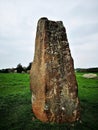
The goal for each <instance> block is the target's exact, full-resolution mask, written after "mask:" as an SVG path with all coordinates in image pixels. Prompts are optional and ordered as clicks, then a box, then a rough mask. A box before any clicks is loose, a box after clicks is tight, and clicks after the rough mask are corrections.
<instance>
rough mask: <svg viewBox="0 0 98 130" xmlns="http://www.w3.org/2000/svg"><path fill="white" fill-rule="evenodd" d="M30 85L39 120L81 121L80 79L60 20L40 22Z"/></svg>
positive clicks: (34, 107) (33, 105)
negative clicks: (75, 71)
mask: <svg viewBox="0 0 98 130" xmlns="http://www.w3.org/2000/svg"><path fill="white" fill-rule="evenodd" d="M30 85H31V91H32V108H33V112H34V114H35V116H36V117H37V118H38V119H40V120H41V121H43V122H57V123H63V122H74V121H76V120H79V118H80V111H79V100H78V88H77V81H76V77H75V73H74V65H73V59H72V57H71V53H70V49H69V44H68V40H67V35H66V30H65V27H64V26H63V23H62V22H61V21H57V22H55V21H49V20H48V19H47V18H41V19H40V20H39V21H38V25H37V32H36V41H35V56H34V61H33V64H32V67H31V72H30Z"/></svg>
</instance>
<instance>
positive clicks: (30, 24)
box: [0, 0, 98, 69]
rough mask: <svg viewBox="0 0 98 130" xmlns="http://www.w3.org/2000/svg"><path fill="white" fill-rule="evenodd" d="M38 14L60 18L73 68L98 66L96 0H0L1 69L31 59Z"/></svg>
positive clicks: (97, 11) (25, 62)
mask: <svg viewBox="0 0 98 130" xmlns="http://www.w3.org/2000/svg"><path fill="white" fill-rule="evenodd" d="M41 17H47V18H48V19H50V20H55V21H63V24H64V26H65V27H66V30H67V36H68V40H69V45H70V49H71V54H72V57H73V59H74V65H75V68H79V67H82V68H84V67H86V68H89V67H98V0H0V69H2V68H8V67H10V68H11V67H16V66H17V64H19V63H21V64H22V65H23V66H27V65H28V64H29V63H30V62H31V61H33V57H34V46H35V35H36V26H37V21H38V20H39V18H41Z"/></svg>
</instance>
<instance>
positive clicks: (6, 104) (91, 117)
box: [0, 73, 98, 130]
mask: <svg viewBox="0 0 98 130" xmlns="http://www.w3.org/2000/svg"><path fill="white" fill-rule="evenodd" d="M76 76H77V81H78V86H79V91H78V92H79V98H80V104H81V120H82V123H79V122H77V123H75V126H74V127H72V126H70V125H69V124H66V123H64V124H49V123H42V122H41V121H39V120H37V119H36V118H35V116H34V114H33V113H32V109H31V92H30V87H29V86H30V85H29V75H28V74H16V73H15V74H12V73H10V74H2V73H1V74H0V130H97V129H98V79H85V78H83V77H82V73H76ZM33 119H34V120H33ZM69 127H70V128H69Z"/></svg>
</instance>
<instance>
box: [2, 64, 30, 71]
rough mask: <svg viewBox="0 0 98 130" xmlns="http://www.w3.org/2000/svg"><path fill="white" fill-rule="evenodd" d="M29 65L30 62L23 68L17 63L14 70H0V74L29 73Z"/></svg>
mask: <svg viewBox="0 0 98 130" xmlns="http://www.w3.org/2000/svg"><path fill="white" fill-rule="evenodd" d="M31 65H32V62H30V63H29V65H28V66H27V67H23V66H22V65H21V63H19V64H18V65H17V67H16V68H6V69H1V70H0V73H30V69H31Z"/></svg>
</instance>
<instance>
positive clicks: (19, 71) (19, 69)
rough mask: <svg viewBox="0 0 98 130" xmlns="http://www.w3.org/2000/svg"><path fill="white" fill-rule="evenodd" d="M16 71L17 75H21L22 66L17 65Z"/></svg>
mask: <svg viewBox="0 0 98 130" xmlns="http://www.w3.org/2000/svg"><path fill="white" fill-rule="evenodd" d="M16 70H17V73H22V71H23V67H22V65H21V64H18V65H17V68H16Z"/></svg>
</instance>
